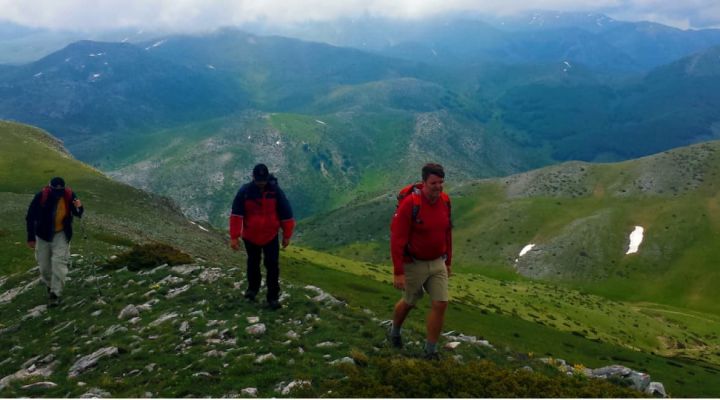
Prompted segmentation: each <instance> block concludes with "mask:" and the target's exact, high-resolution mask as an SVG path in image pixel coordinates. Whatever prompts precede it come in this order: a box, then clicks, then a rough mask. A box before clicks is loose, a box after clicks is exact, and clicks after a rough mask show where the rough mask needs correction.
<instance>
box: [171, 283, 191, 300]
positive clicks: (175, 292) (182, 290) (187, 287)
mask: <svg viewBox="0 0 720 400" xmlns="http://www.w3.org/2000/svg"><path fill="white" fill-rule="evenodd" d="M188 290H190V284H187V285H185V286H183V287H180V288H177V289H171V290H170V291H169V292H168V294H167V295H165V298H166V299H172V298H174V297H177V296H178V295H180V294H182V293H185V292H187V291H188Z"/></svg>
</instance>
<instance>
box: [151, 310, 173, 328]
mask: <svg viewBox="0 0 720 400" xmlns="http://www.w3.org/2000/svg"><path fill="white" fill-rule="evenodd" d="M177 317H178V313H176V312H172V313H166V314H163V315H161V316H160V317H159V318H158V319H156V320H155V321H153V322H151V323H150V324H148V326H158V325H160V324H162V323H163V322H165V321H169V320H171V319H175V318H177Z"/></svg>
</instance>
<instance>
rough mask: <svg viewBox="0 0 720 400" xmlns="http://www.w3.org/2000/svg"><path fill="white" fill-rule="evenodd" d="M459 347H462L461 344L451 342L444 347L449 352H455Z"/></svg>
mask: <svg viewBox="0 0 720 400" xmlns="http://www.w3.org/2000/svg"><path fill="white" fill-rule="evenodd" d="M458 346H460V342H449V343H446V344H445V346H444V347H445V348H446V349H448V350H455V349H456V348H457V347H458Z"/></svg>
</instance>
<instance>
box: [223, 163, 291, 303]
mask: <svg viewBox="0 0 720 400" xmlns="http://www.w3.org/2000/svg"><path fill="white" fill-rule="evenodd" d="M294 227H295V220H294V219H293V213H292V208H291V207H290V202H288V199H287V197H285V193H284V192H283V191H282V189H280V187H279V186H278V184H277V179H275V177H274V176H273V175H271V174H270V172H269V171H268V168H267V166H265V164H258V165H256V166H255V168H253V181H252V182H250V183H247V184H245V185H243V186H242V187H241V188H240V190H239V191H238V192H237V195H235V200H233V205H232V214H231V215H230V247H232V249H233V250H238V249H239V248H240V244H239V242H238V239H239V238H240V237H242V239H243V242H244V243H245V251H246V252H247V277H248V289H247V291H246V292H245V298H246V299H248V300H249V301H255V296H257V294H258V291H259V290H260V282H261V274H260V258H261V254H264V256H265V262H264V264H265V269H266V271H267V276H266V277H265V282H266V286H267V302H268V305H269V306H270V308H272V309H274V310H276V309H278V308H280V307H281V305H280V303H279V298H280V297H279V296H280V282H279V279H280V266H279V258H280V247H279V239H278V231H279V230H280V228H282V230H283V235H282V247H283V248H285V247H287V246H288V245H289V244H290V238H291V237H292V233H293V228H294Z"/></svg>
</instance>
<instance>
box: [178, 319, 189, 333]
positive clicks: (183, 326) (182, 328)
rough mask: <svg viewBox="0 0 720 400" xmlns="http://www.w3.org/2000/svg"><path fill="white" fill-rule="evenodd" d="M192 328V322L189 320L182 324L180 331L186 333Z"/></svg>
mask: <svg viewBox="0 0 720 400" xmlns="http://www.w3.org/2000/svg"><path fill="white" fill-rule="evenodd" d="M188 329H190V323H189V322H187V321H183V322H182V324H180V332H182V333H185V332H187V331H188Z"/></svg>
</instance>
